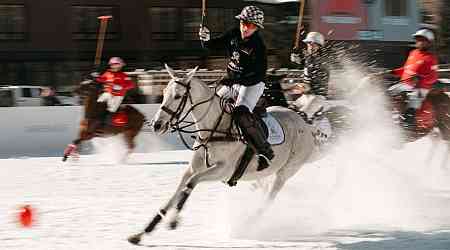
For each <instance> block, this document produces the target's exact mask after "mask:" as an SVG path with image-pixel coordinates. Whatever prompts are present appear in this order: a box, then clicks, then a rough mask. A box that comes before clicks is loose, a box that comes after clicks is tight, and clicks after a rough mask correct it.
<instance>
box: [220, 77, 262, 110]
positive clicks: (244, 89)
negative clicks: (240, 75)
mask: <svg viewBox="0 0 450 250" xmlns="http://www.w3.org/2000/svg"><path fill="white" fill-rule="evenodd" d="M264 87H265V84H264V83H263V82H260V83H258V84H255V85H253V86H242V85H239V84H233V86H231V87H230V86H223V87H222V88H220V89H219V91H217V95H219V96H220V97H222V98H231V99H233V100H234V101H235V102H236V103H235V106H236V107H237V106H245V107H247V108H248V110H250V112H253V109H255V106H256V103H257V102H258V100H259V98H260V97H261V96H262V94H263V93H264Z"/></svg>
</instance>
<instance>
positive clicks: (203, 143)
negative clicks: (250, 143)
mask: <svg viewBox="0 0 450 250" xmlns="http://www.w3.org/2000/svg"><path fill="white" fill-rule="evenodd" d="M175 82H176V83H177V84H179V85H181V86H183V87H184V88H185V89H186V92H185V93H184V94H183V96H181V97H180V98H181V101H180V103H179V104H178V107H177V109H176V110H175V111H174V110H171V109H170V108H168V107H166V106H161V110H162V111H164V112H166V113H168V114H169V115H170V116H171V117H170V120H169V126H170V129H171V131H170V132H178V135H179V137H180V139H181V141H182V142H183V144H184V146H185V147H186V148H187V149H189V150H192V151H196V150H198V149H200V148H202V147H203V148H204V149H205V155H208V148H207V144H208V143H209V142H215V141H239V140H240V135H239V134H233V133H232V132H231V129H232V126H233V123H232V122H231V123H230V127H229V128H228V130H227V131H220V130H217V128H218V127H219V125H220V123H221V122H222V120H223V117H224V115H225V113H226V112H225V110H224V109H223V107H222V109H221V110H222V112H221V114H220V116H219V118H218V119H217V120H216V122H215V124H214V126H213V128H212V129H194V130H189V129H187V128H189V127H192V126H195V125H196V124H197V123H198V122H200V121H202V120H203V119H204V118H205V117H206V115H207V113H208V112H209V111H210V109H211V105H209V107H208V109H207V110H206V112H205V113H204V114H203V115H202V116H201V117H200V118H199V119H197V121H196V122H191V121H186V119H187V117H188V115H189V114H191V113H192V112H193V111H194V109H195V108H196V107H198V106H200V105H203V104H208V103H210V102H211V101H212V100H213V99H214V98H215V97H216V96H217V97H218V95H217V87H218V85H216V86H215V87H214V93H213V94H212V95H211V96H210V97H208V98H207V99H205V100H203V101H200V102H198V103H195V104H194V101H193V100H192V95H191V85H190V81H189V82H187V83H183V82H180V81H175ZM188 101H189V103H190V105H191V107H190V108H189V109H188V110H187V111H186V112H184V110H185V109H186V105H187V103H188ZM183 113H184V114H183ZM198 132H210V134H209V136H207V137H206V138H201V137H200V136H197V138H196V141H197V142H198V145H196V146H190V145H189V144H188V143H187V141H186V139H185V137H184V136H183V133H184V134H194V133H198ZM215 134H222V136H214V135H215ZM205 159H206V161H207V165H208V166H211V165H210V164H209V162H208V157H205Z"/></svg>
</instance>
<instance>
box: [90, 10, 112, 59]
mask: <svg viewBox="0 0 450 250" xmlns="http://www.w3.org/2000/svg"><path fill="white" fill-rule="evenodd" d="M98 19H99V20H100V28H99V31H98V38H97V50H96V52H95V61H94V66H95V67H96V68H97V67H98V66H99V65H100V62H101V60H102V52H103V44H104V42H105V35H106V28H107V27H108V21H109V19H112V16H99V17H98Z"/></svg>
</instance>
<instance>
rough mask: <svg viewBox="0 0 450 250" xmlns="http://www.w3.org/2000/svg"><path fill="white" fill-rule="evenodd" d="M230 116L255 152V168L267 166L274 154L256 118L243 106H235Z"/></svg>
mask: <svg viewBox="0 0 450 250" xmlns="http://www.w3.org/2000/svg"><path fill="white" fill-rule="evenodd" d="M232 116H233V120H234V121H235V122H236V124H237V126H238V127H239V128H240V129H241V132H242V135H243V136H244V139H245V140H246V141H247V143H248V144H249V145H250V146H251V147H253V148H254V150H255V151H256V153H257V156H258V168H257V170H258V171H261V170H263V169H265V168H267V167H269V165H270V161H271V160H272V159H273V158H274V157H275V155H274V152H273V150H272V148H271V146H270V144H269V143H268V142H267V140H266V138H265V135H264V130H263V128H262V126H261V124H260V122H259V121H258V119H257V118H256V117H255V116H254V114H252V113H251V112H250V111H249V110H248V108H247V107H245V106H238V107H236V108H235V109H234V111H233V114H232Z"/></svg>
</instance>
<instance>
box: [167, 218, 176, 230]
mask: <svg viewBox="0 0 450 250" xmlns="http://www.w3.org/2000/svg"><path fill="white" fill-rule="evenodd" d="M177 227H178V220H174V221H171V222H170V223H169V229H170V230H175V229H177Z"/></svg>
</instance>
